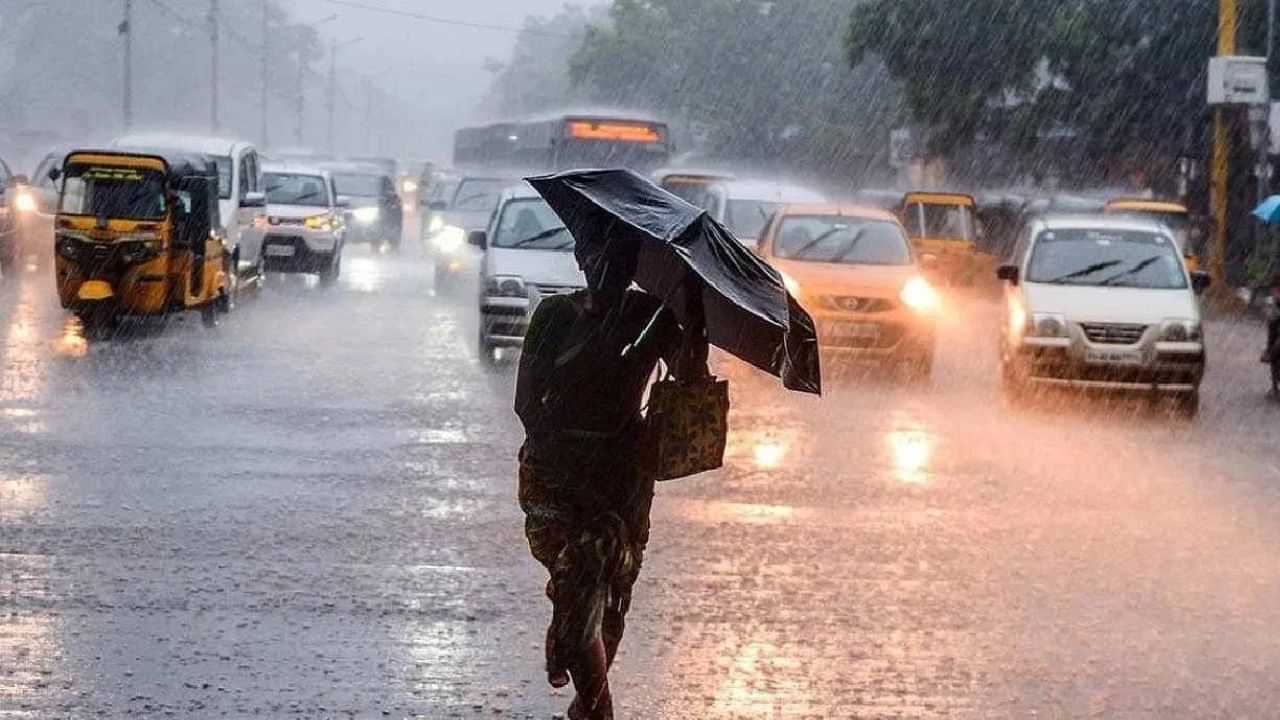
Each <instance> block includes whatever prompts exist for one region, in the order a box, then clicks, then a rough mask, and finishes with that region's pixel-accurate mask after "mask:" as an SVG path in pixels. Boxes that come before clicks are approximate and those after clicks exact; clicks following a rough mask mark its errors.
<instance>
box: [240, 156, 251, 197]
mask: <svg viewBox="0 0 1280 720" xmlns="http://www.w3.org/2000/svg"><path fill="white" fill-rule="evenodd" d="M239 182H240V197H244V196H245V195H246V194H248V193H249V156H248V155H245V156H244V157H242V158H240V180H239Z"/></svg>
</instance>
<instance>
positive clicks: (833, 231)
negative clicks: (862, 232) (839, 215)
mask: <svg viewBox="0 0 1280 720" xmlns="http://www.w3.org/2000/svg"><path fill="white" fill-rule="evenodd" d="M845 229H847V228H838V227H837V228H831V229H830V230H827V231H825V232H822V233H819V234H818V237H816V238H814V239H812V240H810V241H809V242H807V243H805V244H804V245H802V246H801V247H800V249H798V250H796V251H795V252H793V253H791V257H804V255H805V253H807V252H809V251H810V250H812V249H814V248H815V247H817V246H818V243H821V242H822V241H823V240H826V239H827V238H829V237H831V236H832V235H835V234H836V233H838V232H841V231H842V230H845ZM854 242H855V243H856V242H857V236H856V235H855V236H854Z"/></svg>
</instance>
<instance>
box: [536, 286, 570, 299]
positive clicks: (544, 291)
mask: <svg viewBox="0 0 1280 720" xmlns="http://www.w3.org/2000/svg"><path fill="white" fill-rule="evenodd" d="M534 287H535V288H537V291H538V296H539V297H544V298H545V297H551V296H552V295H568V294H569V293H573V292H577V291H579V290H581V289H582V288H581V287H579V286H577V285H535V286H534Z"/></svg>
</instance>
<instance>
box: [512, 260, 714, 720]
mask: <svg viewBox="0 0 1280 720" xmlns="http://www.w3.org/2000/svg"><path fill="white" fill-rule="evenodd" d="M638 254H639V250H638V248H637V247H636V246H635V245H631V244H627V243H621V242H611V243H603V248H600V247H599V246H596V247H594V248H592V249H587V250H583V249H582V246H581V245H579V249H578V250H576V251H575V255H576V258H577V260H578V264H579V266H580V267H581V268H582V270H583V272H584V273H585V274H586V277H587V285H588V287H587V289H586V290H581V291H578V292H576V293H573V294H570V295H562V296H552V297H549V298H547V299H546V300H543V301H542V303H541V304H540V305H539V306H538V308H537V310H536V311H535V312H534V314H533V317H532V319H531V320H530V323H529V329H528V332H527V334H526V336H525V341H524V350H523V355H522V356H521V359H520V370H519V375H518V379H517V383H516V399H515V410H516V414H517V415H519V417H520V420H521V422H522V423H523V424H524V428H525V433H526V440H525V443H524V446H523V448H522V449H521V451H520V477H519V480H520V482H519V501H520V507H521V509H522V510H523V511H524V513H525V535H526V537H527V539H528V541H529V548H530V550H531V551H532V553H533V556H534V558H536V559H537V560H538V562H540V563H542V565H543V566H545V567H546V568H547V570H548V572H549V573H550V576H551V578H550V580H549V581H548V582H547V587H546V592H547V596H548V598H550V600H551V606H552V618H551V624H550V627H549V628H548V629H547V639H546V669H547V679H548V682H550V683H551V685H552V686H554V687H564V686H565V685H567V684H568V683H569V681H570V679H572V681H573V684H574V689H575V690H576V691H577V695H576V697H575V698H574V700H573V703H572V705H570V707H569V713H568V715H569V718H570V719H571V720H598V719H609V718H612V717H613V700H612V697H611V695H610V693H609V680H608V671H609V668H610V666H611V665H612V663H613V660H614V657H615V655H616V654H617V651H618V644H619V643H620V642H621V640H622V634H623V629H624V627H625V620H626V615H627V611H628V609H629V607H630V604H631V589H632V586H633V585H634V584H635V582H636V579H637V577H638V576H639V573H640V565H641V562H642V560H643V556H644V549H645V545H646V543H647V542H648V540H649V510H650V508H651V506H652V503H653V490H654V478H653V477H652V473H650V472H648V471H646V470H645V469H644V467H643V465H644V463H643V462H642V461H643V457H642V453H641V449H640V431H641V427H642V423H643V420H642V417H641V402H642V398H643V396H644V392H645V388H646V387H647V385H648V382H649V380H650V377H651V376H652V374H653V372H654V369H655V368H656V366H657V363H658V361H659V360H662V361H664V362H666V364H667V366H668V367H669V368H672V369H673V370H674V372H675V374H676V376H677V377H678V378H680V379H682V380H683V379H691V378H695V377H705V376H706V375H707V341H706V332H705V327H704V324H703V322H702V321H700V320H698V321H691V322H688V323H687V324H688V327H684V328H682V327H681V326H680V324H679V322H678V321H677V319H676V314H675V313H674V312H673V311H672V310H671V309H670V308H668V307H666V306H664V305H663V304H662V302H661V301H660V300H658V299H657V298H656V297H654V296H652V295H649V294H647V293H644V292H642V291H639V290H633V289H628V288H629V287H630V286H631V284H632V280H633V278H634V276H635V272H636V267H637V262H638ZM685 297H686V298H688V299H689V301H688V302H686V308H684V310H685V313H684V314H683V317H686V318H702V317H703V314H702V311H701V306H700V304H699V303H698V301H697V300H696V298H697V297H698V293H697V292H696V291H695V290H693V289H690V291H688V292H686V293H685Z"/></svg>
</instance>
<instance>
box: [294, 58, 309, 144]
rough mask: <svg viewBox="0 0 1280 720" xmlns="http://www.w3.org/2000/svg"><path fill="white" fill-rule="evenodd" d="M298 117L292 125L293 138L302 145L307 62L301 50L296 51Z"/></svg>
mask: <svg viewBox="0 0 1280 720" xmlns="http://www.w3.org/2000/svg"><path fill="white" fill-rule="evenodd" d="M297 110H298V117H297V124H296V125H294V129H293V139H294V140H295V141H296V143H297V145H298V147H302V117H303V115H304V114H306V110H307V64H306V63H305V62H303V60H302V51H301V50H299V51H298V108H297Z"/></svg>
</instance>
